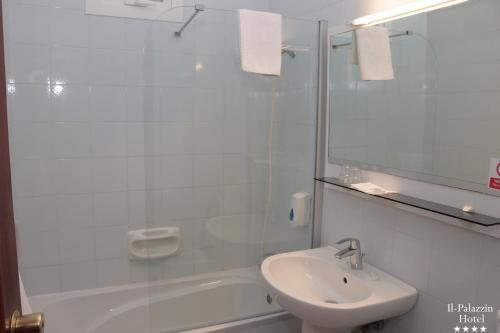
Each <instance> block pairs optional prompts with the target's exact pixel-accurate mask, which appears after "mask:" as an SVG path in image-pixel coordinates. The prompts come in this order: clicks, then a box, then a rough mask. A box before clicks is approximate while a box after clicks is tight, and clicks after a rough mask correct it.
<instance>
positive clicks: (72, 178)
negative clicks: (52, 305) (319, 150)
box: [3, 0, 317, 295]
mask: <svg viewBox="0 0 500 333" xmlns="http://www.w3.org/2000/svg"><path fill="white" fill-rule="evenodd" d="M203 3H204V4H206V5H207V6H209V7H214V8H223V9H237V8H240V7H245V8H250V9H267V8H268V3H267V0H261V1H254V0H252V1H244V0H242V1H233V0H213V1H203ZM3 4H4V5H5V8H4V15H5V20H4V21H5V31H6V40H5V43H6V50H7V78H8V115H9V130H10V148H11V159H12V172H13V191H14V206H15V218H16V222H17V226H18V235H19V254H20V264H21V271H22V277H23V279H24V282H25V285H26V289H27V291H28V293H29V294H30V295H35V294H43V293H51V292H58V291H66V290H75V289H85V288H93V287H98V286H107V285H115V284H120V283H129V282H134V281H143V280H147V279H151V278H155V279H158V278H171V277H177V276H181V275H190V274H194V273H201V272H205V271H214V270H220V269H226V268H234V267H242V266H246V265H253V264H256V263H258V261H259V257H260V241H259V240H260V237H261V233H260V230H261V229H260V227H259V225H260V224H261V223H262V221H263V220H264V219H263V218H255V219H253V220H251V221H246V220H245V222H244V223H243V224H242V225H241V226H240V227H241V229H242V230H240V231H241V232H243V231H245V229H244V228H247V227H248V225H246V224H245V223H246V222H248V223H255V225H254V226H253V231H254V234H252V235H253V236H256V237H258V239H246V240H244V242H245V241H247V243H243V244H231V243H230V242H223V241H222V240H221V239H217V238H214V237H213V235H210V234H208V233H207V231H206V227H205V222H206V221H207V220H208V219H210V218H212V217H215V216H221V215H240V216H243V217H244V216H245V215H247V214H253V213H262V211H263V209H264V205H265V198H266V193H267V186H266V184H267V167H266V163H265V160H266V159H267V149H268V147H267V136H268V127H269V121H270V112H269V111H270V105H271V98H270V97H271V93H270V92H271V84H270V83H271V81H270V80H269V79H268V78H265V77H262V76H251V75H243V74H242V72H241V71H240V70H239V65H238V62H237V54H236V53H237V52H236V51H237V48H236V45H237V43H236V41H237V40H236V34H237V29H236V26H235V25H236V22H237V21H236V19H235V15H234V14H232V13H226V12H223V13H220V12H219V13H218V12H213V11H207V12H206V13H204V14H203V15H200V16H199V17H198V18H197V19H196V20H195V21H194V22H193V23H192V25H191V26H190V27H189V30H187V31H186V33H185V34H184V35H183V37H182V38H181V39H175V38H174V37H173V31H174V29H176V28H177V27H178V26H179V24H169V23H163V22H159V23H155V24H153V25H151V24H150V22H146V21H138V20H132V19H122V18H113V17H94V16H86V15H85V14H84V10H83V9H84V0H73V1H69V0H63V1H58V0H42V1H39V0H32V1H30V0H23V1H4V2H3ZM187 11H188V10H186V12H187ZM289 23H290V22H289ZM291 26H294V24H291ZM314 28H315V26H314ZM297 31H300V32H301V33H302V34H301V35H300V36H302V37H304V36H306V37H307V40H308V41H312V43H316V42H317V35H316V34H317V32H316V30H315V29H307V28H305V29H302V28H301V29H297ZM299 39H300V38H299ZM292 41H293V39H292ZM310 46H311V48H312V50H311V53H310V54H308V55H307V56H305V55H304V56H298V57H297V58H296V60H295V62H293V63H292V64H293V66H291V65H290V63H289V65H288V66H290V68H291V69H290V70H288V69H287V70H286V72H287V73H288V74H289V75H292V76H296V78H298V79H296V80H293V82H295V84H296V85H297V86H293V85H288V84H285V85H281V86H278V89H279V91H280V92H281V93H280V96H281V97H283V96H285V97H286V95H287V93H286V91H289V95H291V96H292V95H293V96H296V99H294V103H290V102H289V101H288V99H287V98H280V101H278V104H279V105H278V108H279V109H280V110H281V111H282V112H283V111H284V110H285V109H287V110H289V111H290V112H289V113H286V114H284V115H283V114H281V115H280V113H278V114H277V118H276V119H275V120H276V124H275V127H276V129H275V131H276V133H275V136H274V139H275V143H276V147H275V151H274V154H275V159H274V160H275V161H276V164H275V165H276V170H275V172H276V177H277V179H278V180H279V179H281V180H282V181H283V184H285V186H282V187H279V186H275V187H274V188H273V193H274V196H275V198H276V199H275V200H276V201H278V199H277V198H280V202H281V203H277V204H278V206H279V207H281V208H282V209H284V211H283V212H282V214H280V213H279V212H276V213H275V215H279V217H278V219H279V220H280V221H281V223H280V225H279V227H280V226H284V227H286V228H289V226H288V223H286V216H287V207H286V208H285V207H284V205H285V206H287V204H288V201H287V200H288V198H289V192H290V193H293V191H300V190H307V188H304V186H305V185H304V181H302V180H301V179H303V178H304V177H306V179H310V178H312V170H313V168H312V165H313V164H312V161H313V160H312V159H306V158H304V161H306V162H309V164H310V165H311V167H310V168H308V167H306V165H305V164H304V163H301V164H298V165H297V166H294V167H293V168H290V167H289V164H288V162H287V161H288V160H290V154H293V155H296V153H297V154H300V155H301V156H307V155H305V152H306V151H310V150H312V149H309V148H310V147H311V145H313V144H314V124H313V122H314V118H313V117H310V118H308V117H306V118H307V119H303V117H302V115H301V112H303V111H304V110H309V109H311V110H313V109H314V106H310V107H308V106H307V105H309V104H310V103H312V104H314V98H310V97H311V96H315V93H314V89H315V88H314V85H313V84H310V83H309V82H316V80H315V75H316V72H315V71H314V70H311V68H314V66H315V59H316V56H315V54H316V53H315V45H310ZM195 65H196V66H195ZM285 66H287V65H285ZM309 66H311V67H309ZM295 70H297V71H298V72H297V73H295ZM304 70H305V71H306V72H305V74H304ZM311 73H314V74H311ZM302 79H303V80H304V81H301V80H302ZM306 80H307V81H306ZM289 81H290V80H287V81H286V82H289ZM304 82H305V83H304ZM302 83H303V84H302ZM301 89H302V90H301ZM299 96H302V97H303V99H304V104H299V103H298V102H300V101H301V99H300V98H299ZM300 105H303V106H304V108H299V106H300ZM311 114H313V113H311ZM301 117H302V118H301ZM292 132H293V133H296V132H301V133H304V134H305V133H307V134H308V139H306V140H298V141H297V142H294V141H293V140H292V141H288V140H287V138H290V137H291V133H292ZM289 143H291V144H289ZM297 150H298V152H297ZM281 171H282V172H281ZM300 175H302V178H301V177H300ZM306 184H307V185H308V186H311V183H310V182H306ZM280 193H281V195H280ZM282 198H286V199H285V200H283V199H282ZM283 222H284V223H283ZM171 225H175V226H179V227H181V233H182V251H181V254H180V255H178V256H176V257H173V258H170V259H168V260H166V261H155V262H152V263H150V264H149V265H148V264H147V263H144V262H131V261H129V260H128V258H127V252H126V247H125V235H126V232H127V231H128V230H132V229H138V228H144V227H146V226H147V227H153V226H171ZM231 230H232V229H231ZM273 230H274V232H275V234H276V235H282V233H281V231H280V230H277V229H276V228H274V229H273ZM288 234H289V236H290V237H291V238H290V239H291V240H295V241H290V242H288V243H287V241H288V240H284V241H283V237H281V239H280V238H278V237H274V244H272V240H273V237H272V235H271V236H269V235H266V236H269V237H268V238H267V241H269V242H270V247H269V248H266V249H265V250H266V251H270V252H272V251H278V250H286V249H287V246H288V245H289V246H291V247H292V248H297V247H298V248H302V247H304V246H306V245H305V244H308V239H309V232H308V230H306V229H303V230H291V231H289V232H288ZM297 240H298V241H297ZM265 241H266V240H265ZM297 242H298V243H297ZM287 244H288V245H287Z"/></svg>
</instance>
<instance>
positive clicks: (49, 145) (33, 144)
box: [10, 122, 55, 159]
mask: <svg viewBox="0 0 500 333" xmlns="http://www.w3.org/2000/svg"><path fill="white" fill-rule="evenodd" d="M10 138H11V144H12V146H13V150H14V151H13V152H12V157H14V158H16V159H19V158H27V159H34V158H47V157H51V156H53V148H54V147H53V145H54V140H55V135H54V129H53V127H52V124H51V123H38V122H36V123H34V122H23V123H19V124H15V125H13V126H11V133H10Z"/></svg>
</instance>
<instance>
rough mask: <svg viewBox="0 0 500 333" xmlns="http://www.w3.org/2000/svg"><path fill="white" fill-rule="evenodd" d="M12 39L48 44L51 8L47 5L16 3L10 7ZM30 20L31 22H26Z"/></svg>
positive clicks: (21, 41)
mask: <svg viewBox="0 0 500 333" xmlns="http://www.w3.org/2000/svg"><path fill="white" fill-rule="evenodd" d="M10 10H11V13H10V15H11V16H12V17H14V18H15V19H12V20H10V23H11V27H10V33H11V36H10V37H11V40H12V41H14V42H20V43H33V44H48V42H49V36H50V33H49V26H50V9H49V7H45V6H30V5H23V4H17V3H14V4H13V5H12V6H11V7H10ZM26 22H30V24H26Z"/></svg>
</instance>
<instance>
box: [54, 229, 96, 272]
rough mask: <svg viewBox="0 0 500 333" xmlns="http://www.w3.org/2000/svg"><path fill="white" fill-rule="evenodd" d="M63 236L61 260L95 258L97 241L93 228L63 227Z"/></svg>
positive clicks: (72, 260) (70, 260)
mask: <svg viewBox="0 0 500 333" xmlns="http://www.w3.org/2000/svg"><path fill="white" fill-rule="evenodd" d="M60 237H61V240H60V242H61V262H62V263H73V262H78V261H90V260H95V241H94V234H93V230H92V228H86V227H84V228H82V227H74V228H73V227H72V228H70V227H63V228H62V229H61V230H60Z"/></svg>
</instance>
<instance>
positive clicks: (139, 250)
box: [127, 227, 180, 260]
mask: <svg viewBox="0 0 500 333" xmlns="http://www.w3.org/2000/svg"><path fill="white" fill-rule="evenodd" d="M127 239H128V255H129V258H130V259H131V260H148V259H161V258H167V257H170V256H171V255H174V254H176V253H177V252H178V251H179V245H180V229H179V228H178V227H167V228H154V229H141V230H133V231H129V232H128V234H127Z"/></svg>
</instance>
